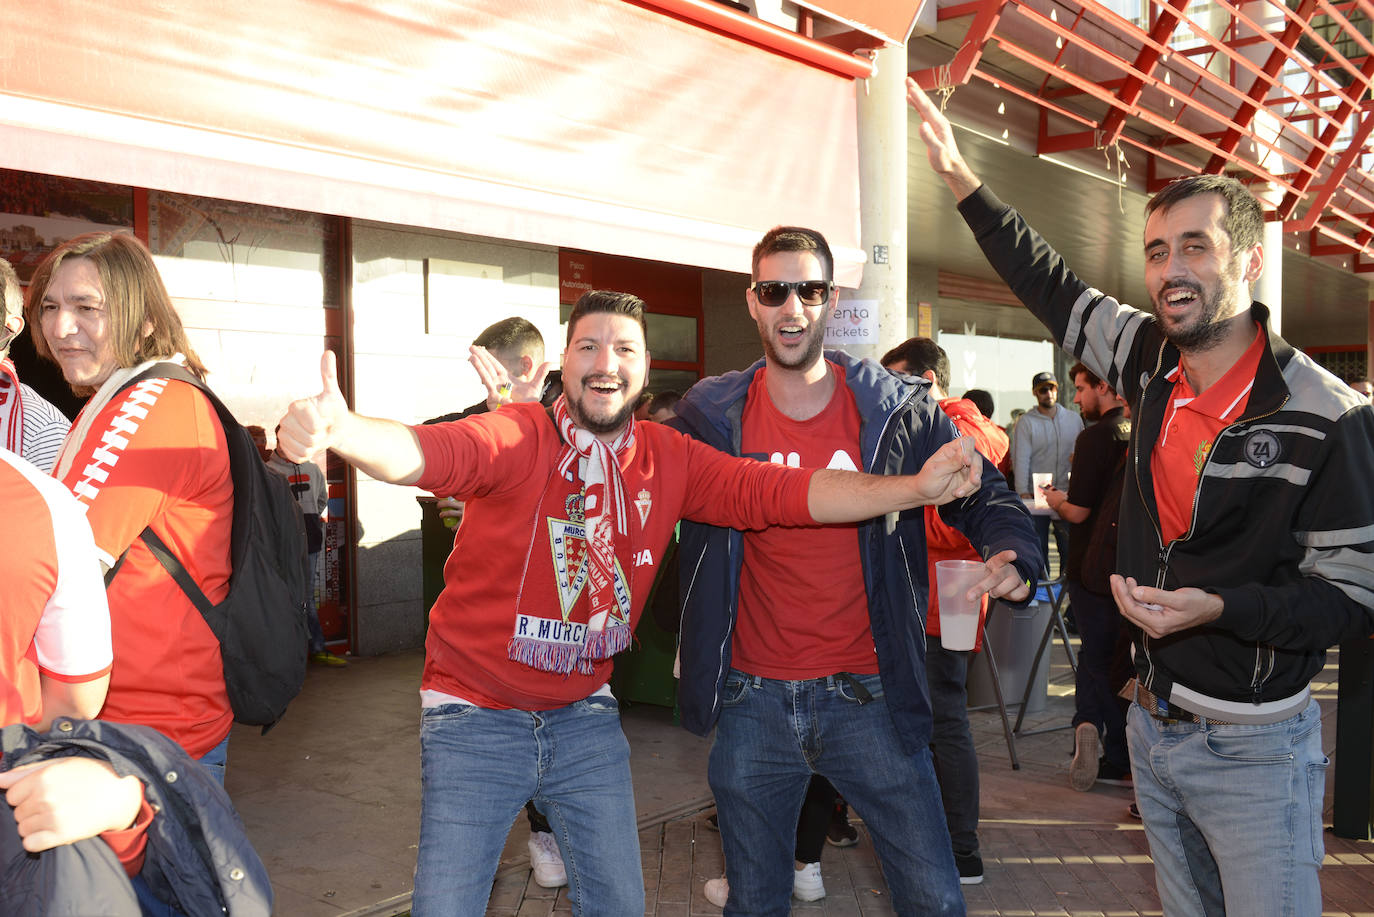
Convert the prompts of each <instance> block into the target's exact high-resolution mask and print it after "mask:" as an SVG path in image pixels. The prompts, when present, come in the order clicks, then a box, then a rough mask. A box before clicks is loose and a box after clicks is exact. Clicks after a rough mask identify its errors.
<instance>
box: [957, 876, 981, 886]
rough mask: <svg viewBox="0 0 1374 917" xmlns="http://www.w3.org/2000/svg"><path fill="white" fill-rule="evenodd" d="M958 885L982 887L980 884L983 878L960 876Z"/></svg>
mask: <svg viewBox="0 0 1374 917" xmlns="http://www.w3.org/2000/svg"><path fill="white" fill-rule="evenodd" d="M959 884H960V885H982V884H983V877H982V876H960V877H959Z"/></svg>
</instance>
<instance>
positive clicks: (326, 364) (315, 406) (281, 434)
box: [277, 350, 349, 462]
mask: <svg viewBox="0 0 1374 917" xmlns="http://www.w3.org/2000/svg"><path fill="white" fill-rule="evenodd" d="M348 414H349V411H348V402H346V401H344V396H343V393H342V392H341V391H339V372H338V368H337V366H336V364H335V360H334V352H333V351H331V350H326V351H325V352H324V356H323V357H321V359H320V393H319V394H318V395H312V396H311V397H309V398H301V399H299V400H296V401H293V402H291V406H290V407H289V408H287V411H286V416H285V417H283V418H282V421H281V428H280V429H279V430H278V431H277V451H278V452H280V453H281V454H282V455H283V456H285V457H286V458H287V459H289V460H291V461H293V462H303V461H306V460H307V459H308V458H309V457H310V456H312V455H315V454H316V453H318V452H320V451H321V450H323V449H329V448H333V447H334V446H336V445H337V444H338V436H339V427H340V425H341V424H342V423H343V421H344V420H346V419H347V418H348Z"/></svg>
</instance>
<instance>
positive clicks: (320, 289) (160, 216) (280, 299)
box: [148, 191, 338, 307]
mask: <svg viewBox="0 0 1374 917" xmlns="http://www.w3.org/2000/svg"><path fill="white" fill-rule="evenodd" d="M335 225H336V221H335V220H334V219H333V218H332V217H327V216H324V215H322V214H317V213H305V212H302V211H299V210H287V209H286V208H284V207H268V206H265V205H262V204H245V203H241V202H237V201H222V200H218V199H216V198H209V197H193V196H191V195H186V194H172V193H170V192H166V191H149V192H148V247H149V248H151V249H152V251H153V255H154V257H155V258H156V259H157V265H158V270H159V271H161V272H162V278H163V280H164V281H165V282H166V284H167V289H168V291H169V292H170V293H171V294H172V296H173V297H174V298H185V299H208V300H219V301H221V302H255V303H273V304H279V305H291V306H309V307H318V306H320V305H321V304H322V303H325V304H330V303H328V300H329V299H330V298H332V291H334V290H335V289H337V286H338V285H337V282H336V281H337V277H338V258H337V255H336V246H335V238H334V226H335ZM326 291H329V292H328V293H327V292H326Z"/></svg>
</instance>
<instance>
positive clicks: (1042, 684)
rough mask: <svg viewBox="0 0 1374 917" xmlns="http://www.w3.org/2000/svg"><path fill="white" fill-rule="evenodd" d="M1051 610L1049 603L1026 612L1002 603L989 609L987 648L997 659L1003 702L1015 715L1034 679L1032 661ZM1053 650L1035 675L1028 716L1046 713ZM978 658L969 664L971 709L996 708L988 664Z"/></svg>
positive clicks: (1036, 605)
mask: <svg viewBox="0 0 1374 917" xmlns="http://www.w3.org/2000/svg"><path fill="white" fill-rule="evenodd" d="M1051 611H1052V608H1051V606H1050V603H1049V602H1035V603H1033V604H1031V605H1027V606H1026V607H1025V608H1011V607H1009V606H1007V605H1004V604H1002V603H1001V602H994V603H993V606H992V607H991V608H989V609H988V621H987V630H986V632H985V633H984V635H983V641H984V643H985V644H987V645H990V646H991V647H992V652H993V655H994V656H996V657H997V674H998V675H999V676H1000V677H1001V681H1002V699H1003V700H1004V701H1006V704H1007V708H1008V709H1009V710H1012V711H1015V709H1016V708H1015V707H1014V706H1013V705H1015V704H1018V703H1020V701H1021V693H1022V692H1023V691H1025V690H1026V678H1027V677H1028V676H1030V675H1031V672H1030V666H1031V660H1032V659H1034V658H1035V650H1036V649H1037V648H1038V647H1039V646H1040V638H1041V637H1042V636H1044V634H1045V627H1046V626H1047V625H1048V624H1049V622H1050V613H1051ZM1050 649H1051V648H1050V647H1046V648H1045V653H1044V655H1043V656H1041V657H1040V665H1038V666H1036V669H1035V673H1034V678H1035V680H1034V682H1033V685H1034V687H1033V688H1032V689H1031V694H1030V700H1029V701H1028V702H1027V704H1026V713H1028V714H1029V713H1039V712H1041V711H1042V710H1044V709H1045V705H1046V703H1047V701H1048V698H1049V680H1050ZM980 655H982V654H981V653H979V654H975V656H973V657H970V660H969V667H968V668H969V672H968V703H969V706H970V707H982V706H991V707H996V706H997V694H996V693H995V692H994V691H993V689H992V676H991V675H990V674H989V673H988V664H987V662H986V661H985V660H983V659H979V658H977V656H980Z"/></svg>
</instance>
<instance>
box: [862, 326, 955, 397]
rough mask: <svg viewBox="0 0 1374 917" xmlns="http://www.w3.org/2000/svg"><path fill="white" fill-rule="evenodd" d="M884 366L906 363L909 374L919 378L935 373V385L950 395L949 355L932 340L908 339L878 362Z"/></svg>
mask: <svg viewBox="0 0 1374 917" xmlns="http://www.w3.org/2000/svg"><path fill="white" fill-rule="evenodd" d="M878 362H879V363H881V364H883V365H884V366H891V365H892V364H893V363H905V364H906V370H907V372H909V373H911V374H912V375H913V376H919V375H922V374H923V373H925V372H927V371H930V372H933V373H935V384H936V385H938V386H940V391H942V392H944V393H945V394H947V395H948V394H949V355H948V354H946V353H945V349H944V348H943V347H941V346H940V345H939V344H937V343H935V342H934V341H932V340H931V339H930V338H920V337H917V338H907V339H906V340H905V341H902V343H900V344H898V345H897V346H896V347H893V348H892V349H891V350H889V351H888V352H887V353H885V354H883V358H882V359H881V360H879V361H878Z"/></svg>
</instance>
